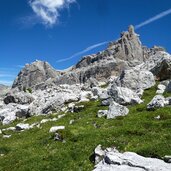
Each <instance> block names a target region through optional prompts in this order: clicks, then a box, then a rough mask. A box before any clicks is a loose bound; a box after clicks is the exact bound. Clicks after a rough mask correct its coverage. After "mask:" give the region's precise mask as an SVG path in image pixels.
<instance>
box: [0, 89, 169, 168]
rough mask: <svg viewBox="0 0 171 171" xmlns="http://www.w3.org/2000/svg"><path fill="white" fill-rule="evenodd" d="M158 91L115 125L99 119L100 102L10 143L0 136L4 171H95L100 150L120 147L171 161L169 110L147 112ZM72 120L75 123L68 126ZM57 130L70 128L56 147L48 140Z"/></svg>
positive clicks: (0, 163)
mask: <svg viewBox="0 0 171 171" xmlns="http://www.w3.org/2000/svg"><path fill="white" fill-rule="evenodd" d="M155 91H156V88H155V87H154V88H152V89H150V90H147V91H145V93H144V97H143V98H144V99H145V103H144V104H141V105H136V106H130V107H129V108H130V113H129V115H128V116H126V117H118V118H117V119H113V120H106V119H105V118H97V117H96V113H97V111H98V110H99V109H104V107H101V106H100V105H99V102H89V103H85V105H86V109H85V110H83V111H81V112H79V113H73V114H67V115H66V116H65V117H64V118H62V119H61V120H59V121H57V122H49V123H45V124H43V125H42V129H38V128H34V129H32V130H28V131H25V132H21V133H12V137H11V138H9V139H3V138H1V135H0V153H4V154H5V155H4V156H3V157H0V170H1V171H11V170H12V171H44V170H47V171H57V170H58V171H68V170H70V171H84V170H85V171H89V170H92V169H93V166H94V165H93V163H92V162H91V161H90V160H91V157H90V156H91V155H92V152H93V150H94V148H95V147H96V146H97V145H98V144H102V145H103V146H104V147H109V146H116V147H117V148H118V149H119V150H121V151H134V152H137V153H139V154H141V155H143V156H151V157H158V158H161V157H162V156H164V155H166V154H167V155H171V143H170V142H171V134H170V131H171V110H170V107H165V108H163V109H158V110H156V111H146V104H147V103H148V102H149V101H150V100H151V99H152V98H153V96H154V95H155ZM158 115H160V116H161V119H160V120H155V119H154V117H156V116H158ZM48 117H54V116H46V117H43V116H39V117H32V118H29V119H28V121H27V122H29V123H34V122H36V121H40V120H41V119H42V118H48ZM71 119H74V120H75V123H74V124H72V125H69V121H70V120H71ZM15 124H16V123H14V124H12V125H15ZM94 124H96V125H97V126H98V128H95V127H94ZM56 125H65V126H66V130H65V131H64V132H63V136H64V137H65V140H66V143H61V142H56V141H54V140H53V136H52V135H51V134H49V129H50V127H51V126H56ZM10 126H11V125H10ZM0 128H3V126H0ZM6 133H7V132H6Z"/></svg>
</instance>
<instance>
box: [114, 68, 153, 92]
mask: <svg viewBox="0 0 171 171" xmlns="http://www.w3.org/2000/svg"><path fill="white" fill-rule="evenodd" d="M115 82H116V84H117V86H120V87H126V88H129V89H132V90H134V91H139V90H145V89H148V88H151V87H152V86H154V85H155V78H154V76H153V74H152V73H151V72H150V71H148V70H139V69H136V68H133V69H129V70H124V71H123V72H122V73H121V75H120V76H119V77H118V78H117V79H116V81H115Z"/></svg>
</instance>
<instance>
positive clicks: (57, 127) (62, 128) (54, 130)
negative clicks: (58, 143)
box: [49, 126, 65, 133]
mask: <svg viewBox="0 0 171 171" xmlns="http://www.w3.org/2000/svg"><path fill="white" fill-rule="evenodd" d="M64 129H65V126H53V127H51V128H50V130H49V132H50V133H54V132H57V131H58V130H64Z"/></svg>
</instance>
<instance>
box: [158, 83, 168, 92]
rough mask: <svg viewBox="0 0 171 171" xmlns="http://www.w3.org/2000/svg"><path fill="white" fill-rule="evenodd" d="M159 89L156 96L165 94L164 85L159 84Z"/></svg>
mask: <svg viewBox="0 0 171 171" xmlns="http://www.w3.org/2000/svg"><path fill="white" fill-rule="evenodd" d="M157 88H158V89H157V91H156V94H163V93H164V92H165V90H166V86H165V85H163V84H159V85H158V86H157Z"/></svg>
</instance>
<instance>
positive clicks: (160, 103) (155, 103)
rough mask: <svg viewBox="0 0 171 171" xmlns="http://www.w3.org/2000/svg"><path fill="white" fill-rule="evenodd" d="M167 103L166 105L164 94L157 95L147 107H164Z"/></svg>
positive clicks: (150, 108)
mask: <svg viewBox="0 0 171 171" xmlns="http://www.w3.org/2000/svg"><path fill="white" fill-rule="evenodd" d="M165 105H166V100H165V98H164V96H162V95H156V96H154V98H153V99H152V100H151V102H150V103H148V104H147V109H148V110H154V109H156V108H162V107H164V106H165Z"/></svg>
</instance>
